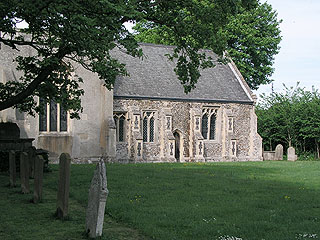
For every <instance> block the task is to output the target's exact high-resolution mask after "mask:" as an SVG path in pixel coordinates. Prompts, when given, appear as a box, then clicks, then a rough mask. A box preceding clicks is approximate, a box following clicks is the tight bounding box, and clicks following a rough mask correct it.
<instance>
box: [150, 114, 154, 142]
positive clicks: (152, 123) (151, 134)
mask: <svg viewBox="0 0 320 240" xmlns="http://www.w3.org/2000/svg"><path fill="white" fill-rule="evenodd" d="M153 141H154V118H153V117H151V118H150V142H153Z"/></svg>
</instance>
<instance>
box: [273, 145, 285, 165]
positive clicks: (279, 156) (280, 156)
mask: <svg viewBox="0 0 320 240" xmlns="http://www.w3.org/2000/svg"><path fill="white" fill-rule="evenodd" d="M274 160H278V161H281V160H283V146H282V145H281V144H278V145H277V146H276V150H275V155H274Z"/></svg>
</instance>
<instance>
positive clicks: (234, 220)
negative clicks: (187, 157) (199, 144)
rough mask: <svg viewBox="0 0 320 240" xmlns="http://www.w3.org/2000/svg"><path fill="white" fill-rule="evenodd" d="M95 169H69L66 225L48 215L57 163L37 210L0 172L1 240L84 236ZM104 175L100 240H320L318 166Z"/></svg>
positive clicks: (137, 169)
mask: <svg viewBox="0 0 320 240" xmlns="http://www.w3.org/2000/svg"><path fill="white" fill-rule="evenodd" d="M93 169H94V166H93V165H74V166H72V173H71V176H72V179H71V187H70V189H71V191H70V219H68V220H65V221H60V220H56V219H54V218H53V217H52V215H53V213H54V210H55V200H56V186H57V175H58V171H57V166H53V172H52V173H49V174H45V192H44V201H43V202H42V203H40V204H38V205H34V204H31V203H29V202H28V200H29V199H30V198H31V195H29V196H27V195H22V194H19V193H18V192H19V189H18V188H15V189H10V188H8V187H6V186H5V185H6V184H7V182H6V181H7V180H8V176H4V175H0V181H1V185H0V191H1V192H0V194H1V195H0V206H1V220H0V221H1V223H0V239H81V238H83V236H82V233H83V231H84V223H85V207H86V204H87V197H88V196H87V195H88V188H89V185H90V180H91V177H92V173H93ZM107 177H108V189H109V191H110V193H109V197H108V200H107V214H106V219H105V225H104V236H103V239H148V238H154V239H223V238H222V236H233V237H237V238H242V239H249V240H251V239H259V240H262V239H265V240H276V239H279V240H285V239H288V240H291V239H314V238H315V236H317V238H320V227H319V225H320V181H319V180H320V179H319V177H320V162H311V161H310V162H286V161H279V162H242V163H240V162H233V163H212V164H203V163H194V164H189V163H188V164H134V165H133V164H130V165H122V164H110V165H107ZM26 223H28V224H26ZM315 234H316V235H315ZM229 239H232V238H229ZM233 239H235V238H233Z"/></svg>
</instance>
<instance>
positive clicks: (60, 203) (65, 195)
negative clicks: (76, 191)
mask: <svg viewBox="0 0 320 240" xmlns="http://www.w3.org/2000/svg"><path fill="white" fill-rule="evenodd" d="M70 165H71V157H70V155H69V154H68V153H62V154H61V155H60V159H59V186H58V194H57V210H56V216H57V217H58V218H60V219H63V218H65V217H66V216H67V215H68V205H69V189H70Z"/></svg>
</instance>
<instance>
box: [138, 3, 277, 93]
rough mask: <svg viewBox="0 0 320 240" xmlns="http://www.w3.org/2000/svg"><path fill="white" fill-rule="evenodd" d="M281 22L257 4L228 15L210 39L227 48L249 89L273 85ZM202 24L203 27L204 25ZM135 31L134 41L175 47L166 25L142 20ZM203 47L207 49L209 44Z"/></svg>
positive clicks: (269, 8)
mask: <svg viewBox="0 0 320 240" xmlns="http://www.w3.org/2000/svg"><path fill="white" fill-rule="evenodd" d="M186 14H187V13H186ZM213 14H214V13H213V12H212V13H210V15H213ZM190 18H192V16H190ZM194 21H195V20H194ZM280 22H281V21H279V20H277V13H276V12H275V11H274V10H273V9H272V7H271V5H269V4H267V3H263V4H260V3H259V4H256V5H252V6H251V7H250V8H242V9H240V11H239V13H238V14H235V15H231V16H230V17H229V18H228V20H227V23H226V25H225V27H224V28H221V30H220V31H218V32H217V33H216V36H214V38H213V39H212V41H213V42H214V44H217V45H219V46H220V45H225V46H226V50H227V53H228V55H229V56H230V57H231V59H232V60H233V61H234V62H235V63H236V65H237V67H238V68H239V70H240V72H241V73H242V75H243V77H244V79H245V80H246V82H247V83H248V85H249V86H250V88H251V89H258V87H259V86H260V85H262V84H268V83H270V82H272V80H271V79H270V77H271V75H272V73H273V71H274V69H273V68H272V65H273V62H274V56H275V55H276V54H277V53H278V52H279V43H280V41H281V36H280V29H279V24H280ZM203 24H204V26H206V25H207V22H203ZM134 29H135V31H136V36H135V37H136V39H137V41H141V42H149V43H157V44H168V45H175V44H177V42H176V40H175V38H173V37H172V35H173V34H172V32H171V30H170V29H168V28H167V27H166V26H158V25H155V24H153V23H151V22H147V21H141V22H139V23H138V24H136V26H135V27H134ZM214 44H213V45H214ZM206 47H207V48H210V46H209V45H208V46H206ZM213 50H215V49H213Z"/></svg>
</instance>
